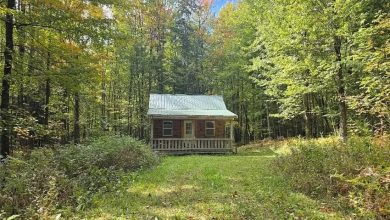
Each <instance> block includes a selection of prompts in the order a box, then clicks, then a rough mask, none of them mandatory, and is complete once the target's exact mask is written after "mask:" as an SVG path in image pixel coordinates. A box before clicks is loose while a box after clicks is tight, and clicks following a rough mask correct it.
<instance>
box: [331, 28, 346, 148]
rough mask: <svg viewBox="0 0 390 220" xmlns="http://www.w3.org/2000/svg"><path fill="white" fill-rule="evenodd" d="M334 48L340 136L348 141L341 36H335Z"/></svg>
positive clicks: (344, 140)
mask: <svg viewBox="0 0 390 220" xmlns="http://www.w3.org/2000/svg"><path fill="white" fill-rule="evenodd" d="M334 49H335V53H336V62H337V64H338V67H337V76H336V82H337V87H338V88H337V95H338V102H339V103H338V104H339V113H340V123H339V129H340V138H341V140H342V141H343V142H346V141H347V104H346V102H345V84H344V75H343V68H342V64H341V37H340V36H335V37H334Z"/></svg>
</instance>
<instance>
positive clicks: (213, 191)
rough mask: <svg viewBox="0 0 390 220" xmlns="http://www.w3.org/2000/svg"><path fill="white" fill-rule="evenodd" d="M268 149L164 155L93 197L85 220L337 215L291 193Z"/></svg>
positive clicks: (301, 196) (292, 217)
mask: <svg viewBox="0 0 390 220" xmlns="http://www.w3.org/2000/svg"><path fill="white" fill-rule="evenodd" d="M274 156H275V153H274V152H273V151H271V150H270V149H263V150H261V151H258V152H249V153H248V152H246V153H239V154H238V155H224V156H205V155H203V156H202V155H200V156H199V155H194V156H174V157H173V156H169V157H165V158H163V160H162V163H161V164H160V165H159V166H158V167H156V168H154V169H152V170H149V171H143V172H140V173H138V174H136V175H131V176H129V177H128V178H127V179H128V181H125V182H123V183H122V184H121V187H120V188H119V189H118V191H116V192H114V193H105V194H102V195H100V196H97V197H96V198H95V199H94V205H93V207H92V209H91V210H90V211H88V213H84V214H85V215H84V217H87V218H100V219H121V218H123V219H128V218H130V219H155V218H154V217H158V218H159V219H167V218H168V219H213V218H214V219H286V218H287V219H288V218H291V219H294V218H296V217H308V218H310V219H323V218H326V219H329V218H339V216H338V214H337V213H331V212H324V211H322V210H323V209H322V208H321V205H320V204H319V203H318V202H317V201H313V200H311V199H310V198H308V197H306V196H304V195H302V194H297V193H295V192H293V191H292V190H291V189H290V188H289V186H288V184H287V183H286V182H285V181H284V179H283V178H282V177H280V176H278V175H277V174H275V173H274V172H273V171H272V169H271V166H272V163H271V162H272V159H273V157H274Z"/></svg>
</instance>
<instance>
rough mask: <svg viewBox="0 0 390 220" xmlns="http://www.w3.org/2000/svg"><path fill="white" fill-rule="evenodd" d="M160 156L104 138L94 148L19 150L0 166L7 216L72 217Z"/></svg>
mask: <svg viewBox="0 0 390 220" xmlns="http://www.w3.org/2000/svg"><path fill="white" fill-rule="evenodd" d="M157 162H158V158H157V156H156V155H155V154H154V153H153V152H152V151H151V150H150V148H149V147H148V146H147V145H145V144H144V143H142V142H140V141H136V140H134V139H132V138H129V137H103V138H99V139H97V140H95V141H93V142H91V143H90V144H88V145H71V146H66V147H61V148H41V149H36V150H32V151H31V152H24V151H18V152H17V153H15V154H14V156H13V157H12V158H9V160H8V161H7V162H6V163H5V164H2V165H0V166H1V169H0V179H1V182H0V190H1V195H0V204H2V207H1V209H2V211H3V212H4V214H3V216H2V217H4V216H10V215H13V214H20V215H21V216H22V217H23V218H45V217H53V215H55V214H62V215H64V216H70V215H72V213H73V212H75V211H80V210H83V209H87V208H88V207H90V202H91V199H92V196H93V195H94V194H95V193H97V192H108V191H112V190H115V188H116V187H117V183H118V182H120V179H121V175H122V173H123V172H133V171H137V170H140V169H144V168H148V167H151V166H153V165H155V164H156V163H157Z"/></svg>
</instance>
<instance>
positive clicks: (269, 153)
mask: <svg viewBox="0 0 390 220" xmlns="http://www.w3.org/2000/svg"><path fill="white" fill-rule="evenodd" d="M236 155H237V156H264V157H274V156H277V155H278V154H277V153H276V152H275V151H274V150H273V149H271V148H270V147H261V148H247V149H240V148H239V149H238V152H237V154H236Z"/></svg>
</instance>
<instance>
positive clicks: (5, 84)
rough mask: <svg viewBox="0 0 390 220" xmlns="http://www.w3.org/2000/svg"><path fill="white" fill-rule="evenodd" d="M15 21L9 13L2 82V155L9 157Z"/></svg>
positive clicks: (11, 3) (12, 5)
mask: <svg viewBox="0 0 390 220" xmlns="http://www.w3.org/2000/svg"><path fill="white" fill-rule="evenodd" d="M7 8H8V9H15V0H8V2H7ZM13 32H14V21H13V15H12V13H10V12H8V13H7V15H6V16H5V50H4V75H3V80H2V91H1V105H0V111H1V120H2V131H1V151H0V154H1V155H3V156H4V157H7V156H8V155H9V153H10V130H9V129H10V125H11V122H10V117H9V115H8V113H9V106H10V99H9V97H10V95H9V92H10V77H11V73H12V61H13V57H12V55H13V50H14V37H13Z"/></svg>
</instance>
